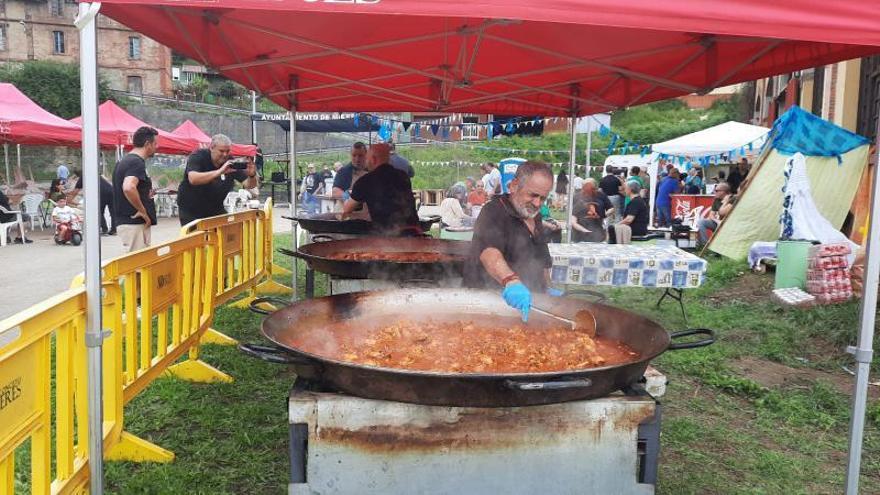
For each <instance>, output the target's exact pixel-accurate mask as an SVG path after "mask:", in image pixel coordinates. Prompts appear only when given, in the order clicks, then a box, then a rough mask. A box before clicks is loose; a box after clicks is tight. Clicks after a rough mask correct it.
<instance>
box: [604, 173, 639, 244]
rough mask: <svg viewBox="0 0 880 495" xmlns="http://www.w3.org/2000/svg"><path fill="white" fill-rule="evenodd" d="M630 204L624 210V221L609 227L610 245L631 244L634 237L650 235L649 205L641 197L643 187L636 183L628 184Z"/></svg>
mask: <svg viewBox="0 0 880 495" xmlns="http://www.w3.org/2000/svg"><path fill="white" fill-rule="evenodd" d="M626 190H627V193H628V194H629V204H627V205H626V208H624V210H623V220H621V221H620V222H619V223H616V224H614V225H611V226H609V227H608V243H609V244H629V243H630V240H631V239H632V237H633V236H636V237H643V236H646V235H648V205H646V204H645V200H644V199H642V197H641V196H639V192H640V191H641V190H642V188H641V186H639V184H638V183H637V182H635V181H633V182H627V183H626Z"/></svg>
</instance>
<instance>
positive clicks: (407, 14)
mask: <svg viewBox="0 0 880 495" xmlns="http://www.w3.org/2000/svg"><path fill="white" fill-rule="evenodd" d="M100 8H101V10H102V12H103V13H105V14H106V15H107V16H109V17H111V18H113V19H114V20H116V21H119V22H121V23H122V24H125V25H127V26H129V27H131V28H132V29H134V30H136V31H139V32H141V33H143V34H145V35H147V36H149V37H150V38H152V39H154V40H156V41H158V42H160V43H162V44H165V45H167V46H169V47H171V48H172V49H174V50H175V51H178V52H181V53H183V54H184V55H186V56H188V57H191V58H193V59H195V60H198V61H200V62H201V63H203V64H204V65H207V66H211V67H213V68H215V69H217V70H218V71H219V72H220V73H221V74H222V75H224V76H225V77H228V78H230V79H232V80H235V81H237V82H239V83H241V84H243V85H244V86H246V87H248V88H250V89H253V90H256V91H259V92H260V93H261V94H263V95H265V96H268V97H269V98H271V99H272V100H273V101H275V102H277V103H278V104H280V105H282V106H283V107H285V108H289V109H291V110H293V111H294V112H292V116H293V117H294V119H295V115H296V111H310V112H311V111H315V112H320V111H353V112H364V111H372V112H382V111H420V112H428V111H429V112H470V113H487V114H501V115H548V116H578V115H589V114H593V113H597V112H605V111H609V110H614V109H618V108H625V107H628V106H632V105H637V104H641V103H648V102H651V101H658V100H663V99H668V98H671V97H675V96H679V95H684V94H688V93H700V92H707V91H709V90H711V89H713V88H716V87H718V86H724V85H728V84H732V83H737V82H742V81H749V80H753V79H757V78H760V77H765V76H768V75H774V74H780V73H785V72H791V71H796V70H800V69H804V68H809V67H815V66H819V65H824V64H829V63H833V62H837V61H840V60H846V59H850V58H857V57H861V56H866V55H871V54H876V53H880V22H877V19H880V2H877V1H876V0H851V1H848V2H828V1H826V0H776V1H767V0H713V1H703V2H696V1H694V0H662V1H657V0H628V1H625V2H609V1H607V0H601V1H600V0H542V1H536V0H479V1H469V0H286V1H277V0H211V1H208V2H206V1H204V0H156V1H153V2H143V1H141V0H105V1H104V2H102V5H101V7H100ZM97 9H98V4H90V5H81V8H80V14H81V18H80V19H79V20H78V21H77V22H78V25H79V26H80V27H81V28H82V27H83V26H88V29H89V30H91V31H90V33H89V34H84V35H83V36H84V38H83V39H85V40H88V41H89V43H93V40H94V34H93V33H94V22H93V17H94V15H96V14H97ZM82 59H84V61H83V62H81V63H82V64H83V66H84V67H87V68H90V69H91V68H93V67H95V59H96V52H95V51H94V50H89V51H88V53H87V54H86V52H85V51H84V52H83V56H82ZM86 74H89V73H88V72H87V73H86ZM89 83H90V84H96V82H95V80H94V78H92V79H89ZM294 119H292V123H295V120H294ZM92 125H93V124H92ZM572 128H574V125H572ZM292 135H294V136H295V134H293V133H292ZM291 143H292V144H291V170H293V169H294V168H295V163H296V153H295V144H294V143H295V141H294V140H292V141H291ZM573 158H574V149H572V159H573ZM93 159H95V160H96V158H93ZM96 181H97V180H96ZM874 183H875V191H874V194H875V199H874V201H873V204H872V218H876V215H880V181H877V180H876V177H875V181H874ZM569 196H571V195H569ZM291 203H292V205H293V204H295V191H292V194H291ZM871 230H872V232H873V233H872V234H871V235H870V236H869V237H870V238H871V240H870V242H869V248H868V252H869V259H868V261H867V263H866V264H867V265H868V268H867V270H866V283H865V288H866V290H865V295H864V301H865V304H864V305H863V309H862V325H861V332H860V337H859V347H858V348H855V349H853V353H854V354H855V356H856V360H857V361H858V373H857V386H856V390H857V393H856V395H855V401H854V414H853V424H852V428H851V437H850V455H849V463H850V464H849V469H848V472H847V492H848V493H855V492H856V490H857V486H858V470H859V457H860V455H861V436H862V428H863V425H864V412H865V396H866V389H867V379H868V370H869V367H870V362H871V357H870V353H871V336H872V335H873V326H874V310H875V308H874V305H875V304H876V298H877V294H876V289H877V280H878V277H880V275H878V271H880V266H878V265H880V264H878V263H876V261H875V258H876V256H877V255H876V254H874V255H873V257H872V256H871V254H870V253H875V252H876V250H877V249H880V231H878V230H877V229H874V228H872V229H871ZM93 235H94V236H95V238H96V239H97V231H95V233H94V234H93ZM295 243H296V236H294V247H296V244H295ZM872 246H873V247H872ZM872 262H873V263H872ZM295 267H296V265H294V268H295ZM88 275H92V276H93V277H94V278H96V279H97V280H100V266H99V265H98V264H96V263H93V266H92V267H91V269H89V270H87V279H88ZM294 281H296V274H295V273H294ZM98 290H99V286H98V285H97V283H96V285H95V287H94V288H92V292H90V299H95V300H98V301H99V300H100V298H99V295H98ZM96 304H98V303H96ZM100 330H101V328H100V321H99V320H98V321H97V322H90V323H89V332H91V333H92V334H93V335H98V334H99V333H100ZM96 356H99V355H97V354H96ZM94 361H95V362H96V363H98V364H95V365H94V367H95V368H98V365H99V363H100V361H98V360H97V357H95V358H94ZM98 391H99V390H98ZM92 394H93V395H94V396H98V393H97V392H96V391H92ZM99 420H100V418H93V419H92V421H93V423H94V424H95V427H94V430H95V431H100V426H101V423H100V422H99ZM90 445H94V447H93V448H94V451H99V449H100V446H101V443H100V438H98V437H97V436H96V437H95V438H93V439H91V443H90ZM90 467H91V468H92V469H93V470H94V471H93V472H97V471H98V470H99V469H100V466H99V465H98V462H93V463H92V464H91V465H90ZM99 483H100V481H99V480H96V479H94V478H93V488H95V489H96V488H97V487H98V486H99Z"/></svg>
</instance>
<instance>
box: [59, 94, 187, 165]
mask: <svg viewBox="0 0 880 495" xmlns="http://www.w3.org/2000/svg"><path fill="white" fill-rule="evenodd" d="M70 121H71V122H74V123H76V124H80V123H81V122H82V117H76V118H74V119H71V120H70ZM98 125H100V127H101V129H100V134H99V136H100V137H99V139H100V143H101V146H102V147H118V146H122V147H123V148H131V136H132V134H134V131H136V130H138V128H139V127H143V126H150V127H153V128H155V129H156V130H157V131H159V153H166V154H169V155H188V154H190V153H192V152H193V150H195V149H197V148H198V147H199V143H198V142H197V141H195V140H193V139H190V138H187V137H183V136H177V135H175V134H173V133H170V132H167V131H163V130H162V129H159V128H157V127H155V126H151V125H150V124H147V123H146V122H143V121H141V120H140V119H138V118H137V117H135V116H134V115H132V114H130V113H128V112H126V111H125V110H123V109H122V108H121V107H120V106H119V105H117V104H116V103H115V102H113V101H111V100H107V101H105V102H104V103H101V106H99V107H98Z"/></svg>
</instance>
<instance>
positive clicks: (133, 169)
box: [113, 126, 159, 252]
mask: <svg viewBox="0 0 880 495" xmlns="http://www.w3.org/2000/svg"><path fill="white" fill-rule="evenodd" d="M158 134H159V132H158V131H157V130H156V129H153V128H152V127H147V126H144V127H141V128H139V129H138V130H136V131H135V132H134V134H133V135H132V137H131V141H132V143H133V144H134V148H133V149H132V150H131V151H130V152H129V153H128V154H127V155H125V156H124V157H122V159H121V160H119V161H118V162H117V163H116V168H115V169H114V170H113V209H114V213H113V216H114V218H115V219H116V230H117V232H118V233H119V238H120V240H121V241H122V245H123V247H125V251H126V252H131V251H137V250H139V249H143V248H146V247H148V246H149V245H150V228H151V226H153V225H156V204H155V203H154V202H153V181H152V180H150V177H149V176H148V175H147V162H146V160H147V159H148V158H150V157H152V156H153V155H155V154H156V149H157V148H158V147H159V144H158V138H157V137H156V136H158Z"/></svg>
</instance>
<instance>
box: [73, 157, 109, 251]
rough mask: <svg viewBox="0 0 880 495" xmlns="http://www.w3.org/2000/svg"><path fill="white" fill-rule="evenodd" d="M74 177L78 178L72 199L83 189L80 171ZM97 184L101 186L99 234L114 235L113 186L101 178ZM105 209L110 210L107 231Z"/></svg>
mask: <svg viewBox="0 0 880 495" xmlns="http://www.w3.org/2000/svg"><path fill="white" fill-rule="evenodd" d="M76 175H77V176H78V177H79V178H78V179H77V180H76V185H75V186H74V187H73V194H71V197H73V198H75V197H76V195H77V194H79V193H80V191H82V188H83V177H82V171H80V170H77V171H76ZM99 183H100V185H101V234H107V235H116V215H114V214H113V184H111V183H110V181H108V180H107V179H105V178H104V177H103V176H102V177H100V180H99ZM105 208H109V209H110V229H109V230H108V229H107V219H106V218H104V209H105Z"/></svg>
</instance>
